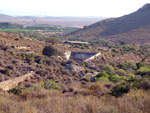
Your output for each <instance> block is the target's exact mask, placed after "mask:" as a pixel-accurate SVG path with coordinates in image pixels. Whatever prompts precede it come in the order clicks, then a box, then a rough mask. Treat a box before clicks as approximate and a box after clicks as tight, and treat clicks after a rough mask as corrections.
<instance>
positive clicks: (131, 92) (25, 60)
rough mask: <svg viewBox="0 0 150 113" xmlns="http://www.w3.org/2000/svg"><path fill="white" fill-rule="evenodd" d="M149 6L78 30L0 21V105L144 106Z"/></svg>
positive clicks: (16, 109) (18, 109)
mask: <svg viewBox="0 0 150 113" xmlns="http://www.w3.org/2000/svg"><path fill="white" fill-rule="evenodd" d="M149 9H150V5H149V4H147V5H145V6H144V7H143V8H141V9H139V10H138V11H137V12H134V13H132V14H130V15H126V16H123V17H120V18H116V19H107V20H103V21H100V22H98V23H95V24H93V25H90V26H85V27H84V28H83V29H78V30H77V29H76V28H66V27H62V26H57V25H53V26H50V25H35V26H26V27H24V26H23V25H21V24H13V23H8V22H4V23H0V25H1V29H0V30H1V31H0V113H1V112H2V113H150V95H149V93H150V45H149V41H150V40H149V32H148V31H149V24H150V23H149V21H148V19H149V15H148V13H149V11H150V10H149ZM0 16H1V15H0ZM2 16H4V15H2ZM144 16H147V17H146V18H143V17H144ZM6 17H7V18H9V16H6ZM133 20H134V21H133ZM141 20H142V21H141ZM120 27H121V28H122V29H121V28H120ZM69 31H70V33H69ZM66 32H67V34H66ZM64 34H66V35H64ZM132 35H133V36H134V38H133V37H131V36H132ZM119 36H121V37H119ZM146 36H147V38H146ZM141 37H142V38H141Z"/></svg>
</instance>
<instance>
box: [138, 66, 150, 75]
mask: <svg viewBox="0 0 150 113" xmlns="http://www.w3.org/2000/svg"><path fill="white" fill-rule="evenodd" d="M137 74H139V75H142V76H143V75H150V68H148V67H141V68H140V69H138V70H137Z"/></svg>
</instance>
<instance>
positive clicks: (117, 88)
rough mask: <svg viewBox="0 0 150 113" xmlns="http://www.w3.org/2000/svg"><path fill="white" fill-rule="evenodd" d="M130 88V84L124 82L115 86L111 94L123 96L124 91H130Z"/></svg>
mask: <svg viewBox="0 0 150 113" xmlns="http://www.w3.org/2000/svg"><path fill="white" fill-rule="evenodd" d="M129 90H130V88H129V86H128V85H127V84H124V83H122V84H120V85H117V86H115V87H114V88H113V90H112V91H111V92H110V93H109V94H110V95H112V96H115V97H119V96H122V94H124V93H128V92H129Z"/></svg>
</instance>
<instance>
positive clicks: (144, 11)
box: [67, 4, 150, 44]
mask: <svg viewBox="0 0 150 113" xmlns="http://www.w3.org/2000/svg"><path fill="white" fill-rule="evenodd" d="M149 14H150V4H146V5H144V6H143V7H142V8H140V9H139V10H137V11H136V12H133V13H131V14H129V15H124V16H122V17H119V18H110V19H106V20H102V21H100V22H97V23H95V24H93V25H90V26H84V28H83V29H80V30H77V31H74V32H71V33H69V34H67V36H69V37H70V36H72V37H78V38H82V39H90V40H91V39H92V40H93V39H95V38H96V37H99V38H101V39H105V40H108V41H111V42H119V41H126V42H128V43H130V44H142V43H150V40H149V38H150V34H149V32H150V15H149Z"/></svg>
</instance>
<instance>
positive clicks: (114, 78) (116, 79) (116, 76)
mask: <svg viewBox="0 0 150 113" xmlns="http://www.w3.org/2000/svg"><path fill="white" fill-rule="evenodd" d="M109 79H110V81H112V82H119V81H121V80H125V77H123V76H119V75H111V76H109Z"/></svg>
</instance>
